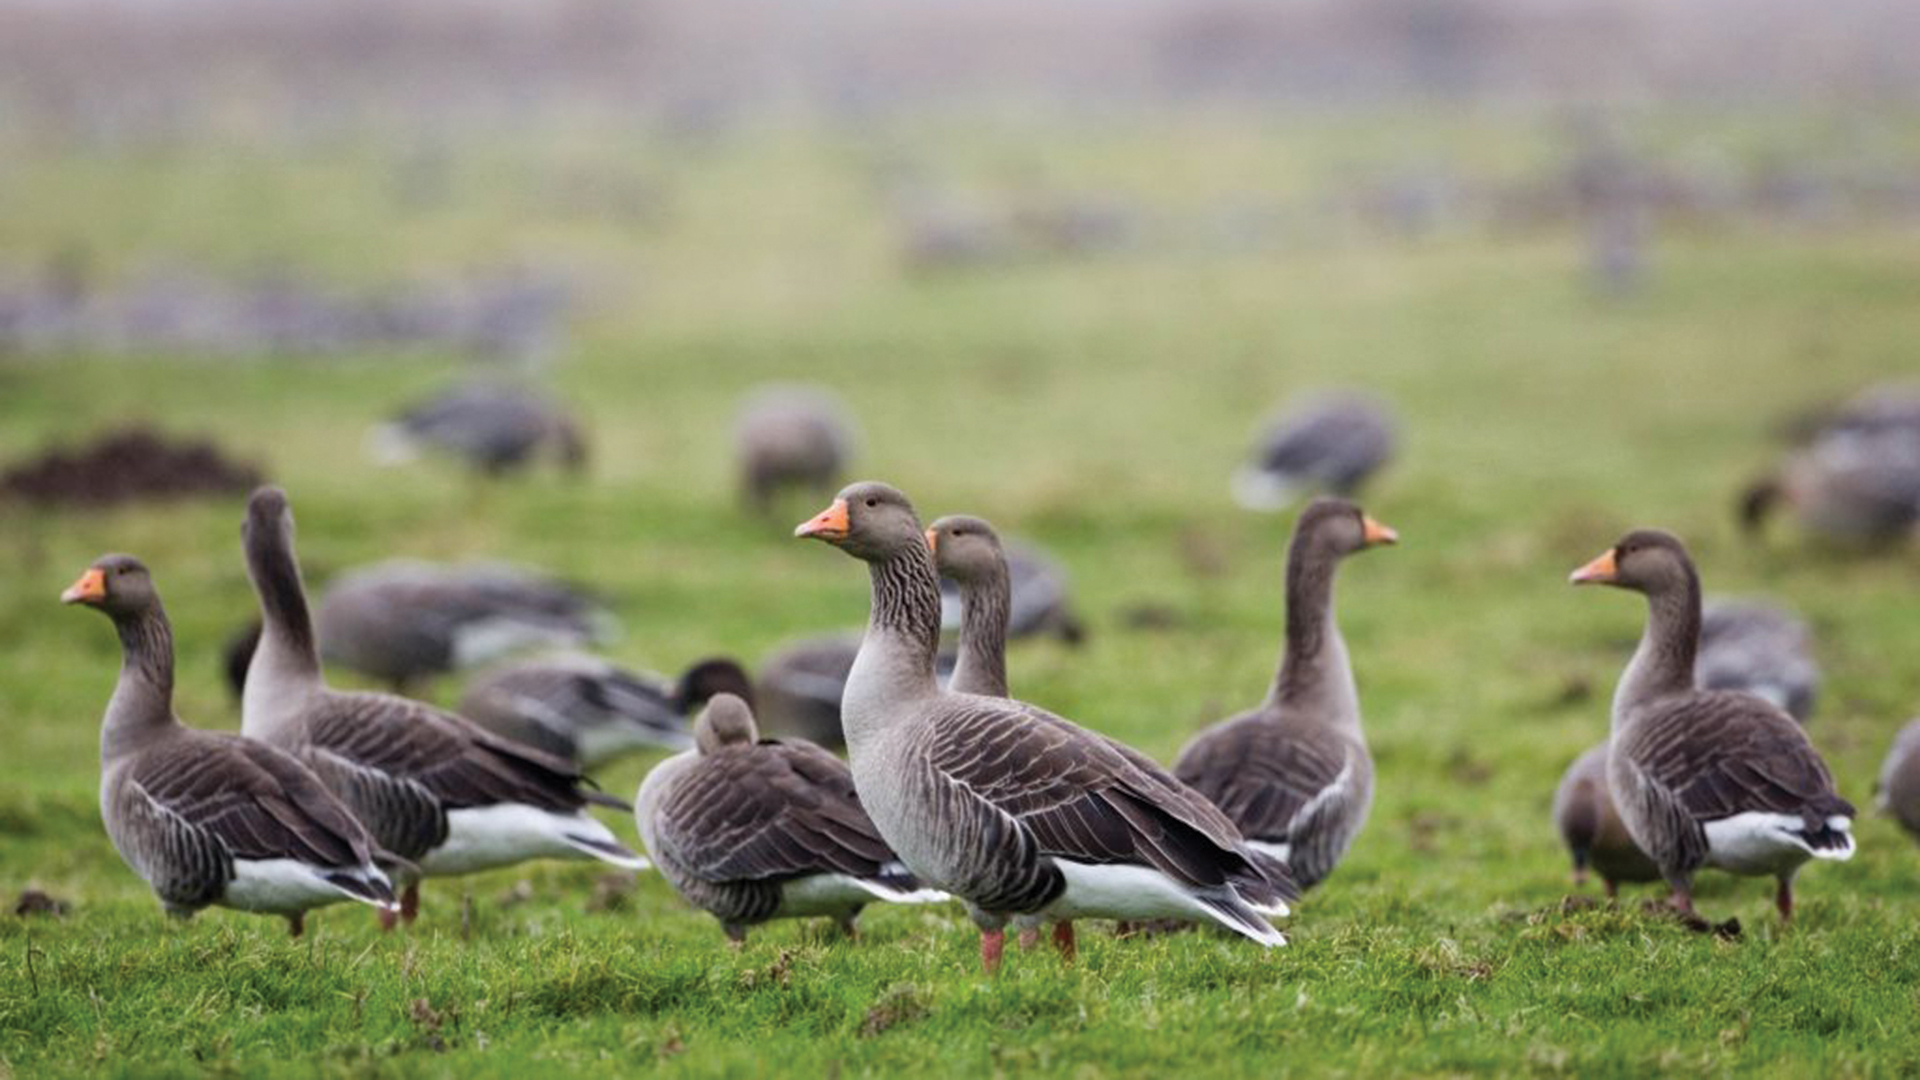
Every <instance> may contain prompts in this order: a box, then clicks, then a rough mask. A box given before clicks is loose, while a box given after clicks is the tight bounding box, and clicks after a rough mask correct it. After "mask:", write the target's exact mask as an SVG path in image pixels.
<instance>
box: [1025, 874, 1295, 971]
mask: <svg viewBox="0 0 1920 1080" xmlns="http://www.w3.org/2000/svg"><path fill="white" fill-rule="evenodd" d="M1054 863H1055V865H1057V866H1059V867H1060V872H1061V873H1062V874H1064V875H1065V876H1066V879H1067V887H1066V890H1065V891H1064V892H1062V893H1061V894H1060V896H1059V898H1058V899H1056V900H1054V902H1053V903H1051V904H1049V905H1047V906H1046V908H1045V909H1043V910H1042V911H1041V912H1039V915H1040V917H1041V918H1042V919H1046V920H1054V921H1057V920H1062V919H1077V918H1089V919H1127V920H1148V919H1207V920H1211V921H1213V922H1216V923H1219V924H1220V925H1221V926H1224V927H1226V928H1227V929H1229V930H1231V931H1233V932H1234V933H1236V934H1240V935H1242V936H1243V937H1246V938H1248V939H1250V940H1252V941H1257V942H1259V943H1260V944H1262V945H1265V946H1267V947H1268V948H1272V947H1273V946H1276V945H1285V944H1286V943H1287V939H1286V937H1285V936H1284V935H1282V934H1281V933H1280V931H1278V930H1275V929H1274V928H1273V927H1271V926H1269V927H1267V928H1266V930H1265V931H1264V932H1262V931H1260V930H1258V929H1256V928H1254V927H1249V926H1243V925H1241V924H1240V923H1238V922H1235V921H1233V920H1231V919H1229V918H1227V916H1226V915H1225V914H1224V913H1222V912H1220V911H1217V910H1215V909H1214V908H1213V907H1211V906H1209V905H1207V904H1205V903H1203V902H1201V900H1200V898H1199V897H1197V896H1195V895H1194V894H1193V892H1192V891H1191V890H1189V889H1187V888H1186V887H1185V886H1183V885H1181V884H1180V883H1178V882H1176V881H1174V880H1173V879H1172V878H1170V877H1168V876H1167V875H1165V874H1163V873H1161V872H1160V871H1158V870H1155V869H1152V868H1151V867H1146V866H1130V865H1124V864H1095V863H1083V862H1075V861H1073V860H1071V859H1062V858H1059V857H1058V856H1055V857H1054ZM1242 902H1243V903H1244V901H1242Z"/></svg>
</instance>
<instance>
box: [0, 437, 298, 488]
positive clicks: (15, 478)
mask: <svg viewBox="0 0 1920 1080" xmlns="http://www.w3.org/2000/svg"><path fill="white" fill-rule="evenodd" d="M260 481H261V471H260V469H259V467H258V466H255V465H253V464H251V463H248V462H243V461H236V460H234V459H232V458H229V457H227V456H226V455H225V454H223V453H221V451H220V448H219V447H217V446H215V445H214V444H213V443H212V442H211V441H210V440H207V439H173V438H168V437H167V436H165V435H162V434H160V433H159V432H156V431H154V430H152V429H151V428H146V427H140V426H132V427H125V428H117V429H113V430H110V431H107V432H105V433H103V434H101V435H100V436H98V437H97V438H95V439H94V440H93V441H91V442H88V443H85V444H83V445H81V446H79V447H74V448H62V447H56V448H54V449H51V450H48V451H46V452H44V453H41V454H39V455H37V456H35V457H31V458H28V459H27V460H25V461H21V462H19V463H17V464H15V465H14V466H13V467H12V468H10V469H8V470H7V471H6V472H5V473H3V474H0V496H3V497H5V498H8V499H17V500H19V501H22V502H29V503H35V504H38V505H42V506H88V507H105V506H116V505H119V504H122V503H130V502H168V501H172V500H174V499H190V498H204V497H206V496H211V495H242V494H245V493H246V492H248V491H251V490H252V489H254V488H255V487H258V486H259V484H260Z"/></svg>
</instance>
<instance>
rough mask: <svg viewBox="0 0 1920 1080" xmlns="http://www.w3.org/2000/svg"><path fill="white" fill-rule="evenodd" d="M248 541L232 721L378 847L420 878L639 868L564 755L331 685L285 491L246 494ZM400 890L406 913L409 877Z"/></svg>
mask: <svg viewBox="0 0 1920 1080" xmlns="http://www.w3.org/2000/svg"><path fill="white" fill-rule="evenodd" d="M244 543H245V547H246V555H247V573H248V575H249V576H250V577H251V578H252V579H253V586H254V591H255V593H256V594H257V595H258V597H259V600H260V609H261V623H262V626H263V630H262V633H261V637H260V648H259V651H258V652H257V653H256V654H255V655H254V658H253V663H252V664H251V665H249V667H248V669H247V685H246V691H245V693H244V694H243V695H242V697H241V709H240V712H241V730H242V731H244V732H245V733H246V734H247V735H249V736H252V737H254V738H258V739H261V740H263V741H265V742H268V743H271V744H273V745H274V746H277V747H280V748H281V749H284V750H286V751H288V752H289V753H292V754H294V755H295V756H297V757H299V758H300V759H301V760H302V761H304V762H305V763H306V764H307V765H308V766H309V767H311V768H312V769H313V771H314V772H315V773H316V774H317V775H318V776H319V777H320V779H321V780H322V781H323V782H325V783H326V784H327V786H328V787H330V788H332V789H333V791H334V793H335V794H337V795H339V796H340V798H341V800H342V801H343V802H345V803H346V804H347V805H348V806H349V807H350V808H351V809H352V810H353V812H354V814H355V815H356V816H357V817H359V819H360V820H361V822H362V823H364V824H365V825H366V826H367V829H368V831H369V832H371V833H372V834H373V836H374V838H375V839H376V840H377V841H378V842H379V843H380V845H381V846H382V847H384V848H386V849H387V850H389V851H392V852H394V853H395V854H397V855H399V856H401V857H403V858H405V859H408V860H410V861H412V862H414V863H416V864H417V865H418V867H419V870H420V872H421V873H423V874H424V875H426V876H429V877H438V876H449V875H459V874H466V873H472V872H475V871H480V870H489V869H493V868H496V867H501V866H509V865H512V864H514V863H518V862H522V861H524V860H527V859H534V858H563V859H599V860H601V861H603V862H608V863H612V864H614V865H616V866H623V867H628V868H633V869H639V868H642V867H644V866H645V865H646V860H644V859H642V858H640V857H639V856H638V855H636V854H634V853H633V852H632V851H629V850H628V849H627V848H626V847H625V846H624V845H622V844H621V843H620V841H619V840H618V839H616V838H615V837H614V835H613V833H612V832H611V831H609V830H608V829H607V827H606V826H605V825H603V824H601V823H600V822H599V821H597V820H595V819H594V818H593V817H591V816H590V815H588V814H587V812H586V807H587V805H588V803H598V804H602V805H608V806H614V807H618V808H620V809H627V805H626V804H625V803H624V802H621V801H620V800H618V799H612V798H609V797H607V796H603V795H600V794H599V793H597V792H593V791H590V790H588V789H587V787H586V786H585V780H584V778H583V777H582V776H581V775H580V772H579V770H578V769H577V768H575V766H574V765H573V763H572V762H570V761H566V760H563V759H561V758H558V757H555V756H553V755H551V754H548V753H545V752H543V751H540V750H537V749H534V748H533V747H530V746H526V745H524V744H521V743H518V742H515V741H513V740H511V739H505V738H502V737H500V736H498V735H494V734H492V733H491V732H488V731H486V730H484V729H482V728H480V727H479V726H477V725H475V724H473V723H472V722H470V721H468V720H465V719H463V718H461V717H459V716H456V715H454V714H452V713H449V712H444V711H442V710H440V709H436V708H434V707H432V706H430V705H426V704H423V703H421V702H418V701H413V700H411V699H408V698H403V697H397V696H395V695H392V694H382V693H372V692H343V691H338V690H334V689H331V688H330V687H328V686H327V683H326V681H325V679H324V678H323V677H322V675H321V671H320V652H319V647H318V644H317V642H316V641H315V638H314V632H313V622H312V619H311V618H310V617H309V614H308V611H307V598H306V591H305V589H304V587H303V586H302V585H301V581H300V566H299V562H298V561H297V559H296V558H295V555H294V548H293V512H292V509H291V508H290V507H289V506H288V503H287V497H286V493H285V492H283V491H281V490H280V489H279V488H277V487H264V488H261V489H260V490H258V491H256V492H254V493H253V497H252V498H251V499H249V500H248V503H247V519H246V527H245V530H244ZM401 899H402V905H403V911H402V915H403V917H405V918H408V919H411V918H412V917H413V915H414V913H415V912H416V911H417V910H418V908H417V905H418V882H417V881H409V882H408V883H407V886H406V889H405V891H404V893H403V895H402V898H401Z"/></svg>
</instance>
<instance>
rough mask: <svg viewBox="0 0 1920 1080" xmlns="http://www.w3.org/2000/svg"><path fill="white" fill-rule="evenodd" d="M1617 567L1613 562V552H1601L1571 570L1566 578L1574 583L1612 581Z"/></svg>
mask: <svg viewBox="0 0 1920 1080" xmlns="http://www.w3.org/2000/svg"><path fill="white" fill-rule="evenodd" d="M1617 572H1618V568H1617V567H1615V566H1614V564H1613V552H1611V551H1606V552H1602V553H1601V555H1600V557H1599V558H1597V559H1595V560H1593V561H1592V562H1590V563H1588V564H1587V565H1585V566H1583V567H1581V568H1580V569H1578V570H1575V571H1574V572H1573V575H1572V576H1571V577H1569V578H1567V580H1568V581H1570V582H1572V583H1573V584H1575V585H1591V584H1603V583H1605V582H1609V581H1612V580H1613V578H1614V574H1615V573H1617Z"/></svg>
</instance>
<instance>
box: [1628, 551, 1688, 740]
mask: <svg viewBox="0 0 1920 1080" xmlns="http://www.w3.org/2000/svg"><path fill="white" fill-rule="evenodd" d="M1685 571H1686V572H1685V573H1684V574H1683V575H1682V576H1681V577H1680V578H1679V580H1677V581H1674V582H1672V583H1670V584H1667V585H1664V586H1661V587H1659V588H1655V589H1650V590H1649V591H1648V592H1647V625H1646V629H1645V631H1644V632H1643V633H1642V634H1641V636H1640V644H1639V647H1638V648H1636V649H1634V652H1633V660H1632V661H1631V662H1629V663H1628V664H1627V670H1626V672H1625V674H1623V675H1621V677H1620V685H1619V687H1618V688H1617V689H1616V690H1615V692H1614V698H1613V721H1614V727H1615V730H1618V727H1619V725H1620V723H1621V722H1622V721H1623V719H1624V718H1625V717H1626V716H1627V715H1628V714H1629V713H1631V712H1632V711H1633V710H1634V709H1636V708H1638V707H1640V706H1642V705H1645V704H1647V703H1649V702H1653V701H1657V700H1659V699H1660V698H1663V697H1668V696H1671V695H1673V694H1682V693H1686V692H1687V691H1689V690H1692V689H1693V685H1694V683H1693V679H1694V675H1693V666H1694V659H1695V656H1696V654H1697V653H1698V652H1699V649H1700V577H1699V575H1698V573H1696V572H1695V570H1694V569H1693V567H1692V566H1691V565H1689V566H1687V567H1686V568H1685Z"/></svg>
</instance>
